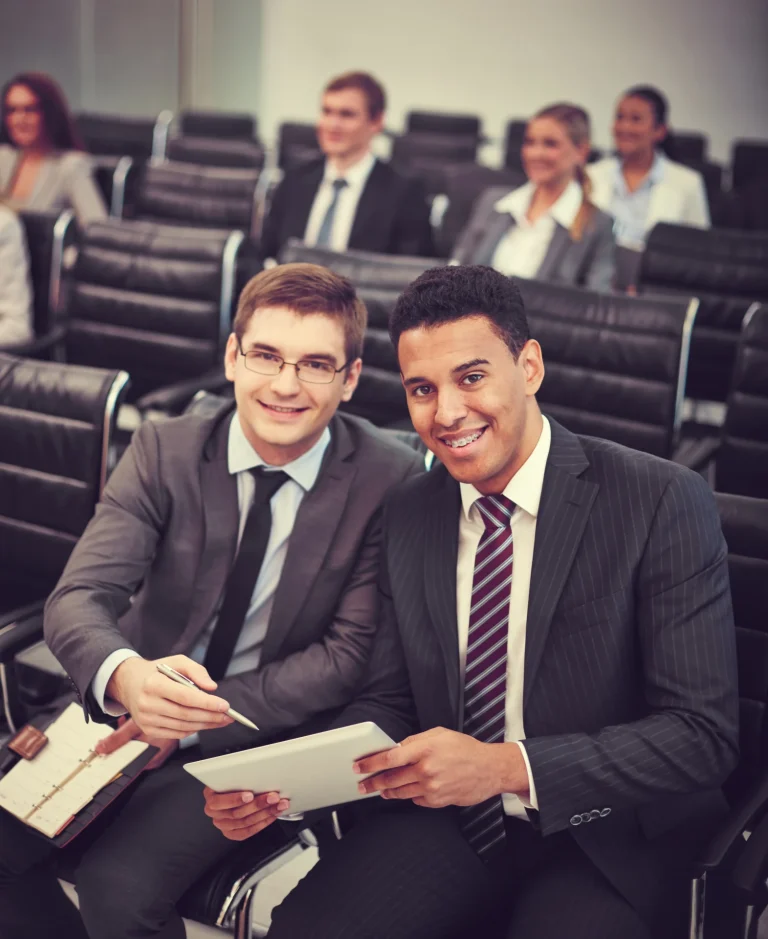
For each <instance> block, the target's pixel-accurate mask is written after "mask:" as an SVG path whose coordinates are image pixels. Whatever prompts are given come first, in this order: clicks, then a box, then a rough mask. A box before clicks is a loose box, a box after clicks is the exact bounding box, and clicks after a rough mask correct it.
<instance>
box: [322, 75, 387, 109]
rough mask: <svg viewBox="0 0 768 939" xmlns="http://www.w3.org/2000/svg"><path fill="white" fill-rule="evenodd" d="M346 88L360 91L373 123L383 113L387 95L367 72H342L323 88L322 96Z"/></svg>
mask: <svg viewBox="0 0 768 939" xmlns="http://www.w3.org/2000/svg"><path fill="white" fill-rule="evenodd" d="M346 88H356V89H357V90H358V91H362V93H363V96H364V97H365V100H366V102H367V104H368V117H369V118H370V119H371V120H372V121H375V120H376V119H377V118H378V117H381V115H382V114H383V113H384V111H385V110H386V107H387V95H386V92H385V91H384V88H383V86H382V85H381V83H380V82H378V81H376V79H375V78H374V77H373V75H370V74H369V73H368V72H344V74H343V75H338V76H337V77H336V78H332V79H331V80H330V81H329V82H328V84H327V85H326V86H325V89H324V91H323V94H325V93H326V92H329V91H344V90H345V89H346Z"/></svg>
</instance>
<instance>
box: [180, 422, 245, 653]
mask: <svg viewBox="0 0 768 939" xmlns="http://www.w3.org/2000/svg"><path fill="white" fill-rule="evenodd" d="M232 413H233V409H227V410H226V411H225V412H224V413H223V415H222V418H221V419H220V420H219V422H218V425H217V427H216V429H215V430H214V433H213V435H212V437H211V439H210V440H209V443H208V445H207V446H206V450H205V452H204V454H203V459H202V461H201V463H200V500H201V506H200V511H201V514H202V550H201V552H200V562H199V564H198V568H197V572H196V576H195V580H194V588H193V591H192V604H191V615H190V616H189V619H188V625H187V629H186V630H185V632H184V635H183V636H182V638H181V640H180V645H181V646H182V647H183V648H185V649H186V648H189V647H190V645H191V644H192V643H193V642H194V641H195V640H196V639H197V637H198V636H199V635H200V633H201V632H202V630H203V629H204V628H205V626H206V625H207V624H208V623H209V622H210V621H211V618H212V617H213V614H214V611H215V609H216V605H217V603H218V601H219V599H220V597H221V594H222V592H223V586H224V584H225V583H226V580H227V576H228V574H229V570H230V568H231V566H232V561H233V560H234V557H235V551H236V549H237V532H238V527H239V521H240V511H239V508H238V502H237V478H236V477H235V476H234V475H232V474H231V473H230V472H229V467H228V464H227V446H228V441H229V424H230V421H229V419H228V415H231V414H232Z"/></svg>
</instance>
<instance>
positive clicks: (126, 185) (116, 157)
mask: <svg viewBox="0 0 768 939" xmlns="http://www.w3.org/2000/svg"><path fill="white" fill-rule="evenodd" d="M75 120H76V123H77V128H78V130H79V131H80V135H81V137H82V138H83V142H84V143H85V148H86V150H88V152H89V153H90V154H92V155H93V162H94V173H95V177H96V181H97V183H98V184H99V186H100V188H101V190H102V192H103V194H104V198H105V200H106V203H107V206H108V207H109V211H110V215H112V216H113V217H115V218H122V217H123V215H124V214H126V207H127V208H128V214H130V207H131V206H132V204H133V195H134V192H135V186H136V180H137V175H138V173H140V171H141V169H142V168H143V167H144V166H145V164H146V163H147V162H148V161H149V159H150V158H152V157H154V159H156V160H162V159H165V154H166V148H167V145H168V134H169V131H170V126H171V123H172V121H173V114H172V113H171V112H170V111H161V113H160V114H158V115H157V117H155V118H142V117H122V116H119V115H114V114H94V113H89V112H83V111H81V112H80V113H78V114H77V115H76V116H75Z"/></svg>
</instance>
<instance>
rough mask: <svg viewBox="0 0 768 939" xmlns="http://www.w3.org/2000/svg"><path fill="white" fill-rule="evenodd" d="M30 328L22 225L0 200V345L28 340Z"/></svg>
mask: <svg viewBox="0 0 768 939" xmlns="http://www.w3.org/2000/svg"><path fill="white" fill-rule="evenodd" d="M33 338H34V332H33V330H32V290H31V288H30V283H29V262H28V260H27V248H26V238H25V235H24V227H23V226H22V224H21V222H20V221H19V219H18V218H17V217H16V215H15V214H14V213H13V212H12V211H11V210H10V209H9V208H6V206H4V205H2V203H0V345H7V346H12V345H16V344H18V343H22V342H29V341H30V340H31V339H33Z"/></svg>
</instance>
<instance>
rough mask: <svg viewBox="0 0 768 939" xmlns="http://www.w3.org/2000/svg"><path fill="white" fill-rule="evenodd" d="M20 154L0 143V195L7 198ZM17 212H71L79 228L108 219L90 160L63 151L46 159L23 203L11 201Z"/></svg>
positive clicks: (71, 151) (73, 152)
mask: <svg viewBox="0 0 768 939" xmlns="http://www.w3.org/2000/svg"><path fill="white" fill-rule="evenodd" d="M18 159H19V151H18V150H17V149H16V148H15V147H11V146H9V145H8V144H0V194H5V195H6V196H9V193H8V189H9V188H10V186H11V183H12V181H13V176H14V173H15V172H16V163H17V161H18ZM13 205H14V207H15V208H18V209H33V210H36V211H38V212H48V211H53V210H56V209H72V210H73V211H74V213H75V216H76V218H77V222H78V224H79V225H81V226H85V225H87V224H88V223H89V222H96V221H100V220H101V219H104V218H106V217H107V210H106V208H105V206H104V200H103V199H102V197H101V193H100V192H99V189H98V187H97V186H96V183H95V182H94V181H93V175H92V172H91V159H90V157H89V156H88V154H87V153H81V152H80V151H77V150H66V151H64V152H63V153H55V154H52V155H51V156H49V157H47V158H46V159H45V160H44V161H43V163H42V165H41V167H40V173H39V175H38V177H37V181H36V182H35V187H34V189H33V191H32V193H31V195H30V196H29V198H28V199H26V200H25V201H24V202H23V203H19V202H16V201H15V200H14V201H13Z"/></svg>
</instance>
